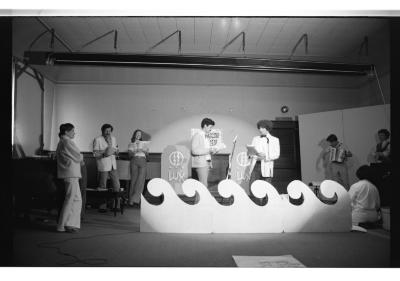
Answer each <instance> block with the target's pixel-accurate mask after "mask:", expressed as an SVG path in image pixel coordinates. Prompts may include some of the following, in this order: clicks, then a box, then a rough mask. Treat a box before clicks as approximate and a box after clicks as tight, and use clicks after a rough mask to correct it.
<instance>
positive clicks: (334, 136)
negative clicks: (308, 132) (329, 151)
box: [326, 134, 338, 142]
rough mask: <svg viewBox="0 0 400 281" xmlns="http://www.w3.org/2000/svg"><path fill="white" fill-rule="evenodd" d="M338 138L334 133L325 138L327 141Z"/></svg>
mask: <svg viewBox="0 0 400 281" xmlns="http://www.w3.org/2000/svg"><path fill="white" fill-rule="evenodd" d="M337 140H338V139H337V136H336V135H334V134H330V135H329V136H328V137H327V138H326V141H328V142H334V141H337Z"/></svg>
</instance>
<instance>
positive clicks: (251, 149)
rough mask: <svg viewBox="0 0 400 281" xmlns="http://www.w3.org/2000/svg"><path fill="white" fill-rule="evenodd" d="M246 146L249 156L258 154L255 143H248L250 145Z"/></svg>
mask: <svg viewBox="0 0 400 281" xmlns="http://www.w3.org/2000/svg"><path fill="white" fill-rule="evenodd" d="M246 148H247V155H248V156H253V155H257V154H258V151H257V149H256V148H255V146H254V145H250V144H248V145H246Z"/></svg>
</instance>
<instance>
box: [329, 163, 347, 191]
mask: <svg viewBox="0 0 400 281" xmlns="http://www.w3.org/2000/svg"><path fill="white" fill-rule="evenodd" d="M329 179H330V180H334V181H336V182H338V183H340V184H341V185H343V187H344V188H345V189H346V190H347V191H348V190H349V189H350V186H349V176H348V173H347V165H346V163H340V164H338V163H331V165H330V176H329Z"/></svg>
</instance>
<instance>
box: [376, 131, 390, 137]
mask: <svg viewBox="0 0 400 281" xmlns="http://www.w3.org/2000/svg"><path fill="white" fill-rule="evenodd" d="M379 134H383V135H385V137H386V138H388V137H390V132H389V131H388V130H386V129H380V130H379V131H378V135H379Z"/></svg>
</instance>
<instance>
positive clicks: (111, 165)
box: [93, 136, 118, 172]
mask: <svg viewBox="0 0 400 281" xmlns="http://www.w3.org/2000/svg"><path fill="white" fill-rule="evenodd" d="M111 146H112V147H113V148H115V149H118V145H117V140H116V139H115V137H114V136H111ZM107 147H108V143H107V141H106V140H105V138H104V137H103V136H99V137H97V138H95V139H94V141H93V152H95V151H96V150H105V149H107ZM96 163H97V170H98V171H99V172H109V171H111V170H116V169H117V161H116V159H115V155H114V154H113V155H110V156H107V157H102V158H96Z"/></svg>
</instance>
